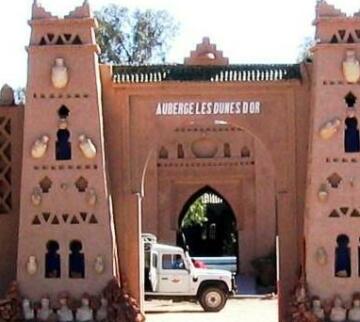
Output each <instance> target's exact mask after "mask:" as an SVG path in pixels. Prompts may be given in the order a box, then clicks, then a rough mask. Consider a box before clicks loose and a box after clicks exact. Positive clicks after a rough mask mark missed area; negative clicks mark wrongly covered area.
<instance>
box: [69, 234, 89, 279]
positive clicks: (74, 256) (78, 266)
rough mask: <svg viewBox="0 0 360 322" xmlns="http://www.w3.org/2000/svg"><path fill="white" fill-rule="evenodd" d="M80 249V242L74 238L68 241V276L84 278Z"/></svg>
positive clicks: (83, 265) (83, 264) (82, 255)
mask: <svg viewBox="0 0 360 322" xmlns="http://www.w3.org/2000/svg"><path fill="white" fill-rule="evenodd" d="M81 251H82V243H81V242H80V241H78V240H74V241H72V242H71V243H70V255H69V277H70V278H85V258H84V254H83V253H82V252H81Z"/></svg>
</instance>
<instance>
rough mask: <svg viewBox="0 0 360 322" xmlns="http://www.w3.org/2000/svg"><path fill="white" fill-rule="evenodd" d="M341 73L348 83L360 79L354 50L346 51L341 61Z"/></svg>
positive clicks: (359, 68)
mask: <svg viewBox="0 0 360 322" xmlns="http://www.w3.org/2000/svg"><path fill="white" fill-rule="evenodd" d="M343 73H344V77H345V79H346V81H347V82H348V83H352V84H355V83H357V82H358V81H359V79H360V64H359V61H358V60H357V59H356V52H355V51H354V50H348V51H347V52H346V58H345V60H344V62H343Z"/></svg>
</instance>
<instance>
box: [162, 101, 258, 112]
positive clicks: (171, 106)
mask: <svg viewBox="0 0 360 322" xmlns="http://www.w3.org/2000/svg"><path fill="white" fill-rule="evenodd" d="M260 113H261V104H260V102H259V101H236V102H159V103H158V104H157V107H156V113H155V114H156V115H160V116H161V115H164V116H165V115H224V114H229V115H231V114H243V115H246V114H260Z"/></svg>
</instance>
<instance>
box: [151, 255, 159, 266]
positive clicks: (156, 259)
mask: <svg viewBox="0 0 360 322" xmlns="http://www.w3.org/2000/svg"><path fill="white" fill-rule="evenodd" d="M152 266H153V267H154V268H157V266H158V257H157V254H153V255H152Z"/></svg>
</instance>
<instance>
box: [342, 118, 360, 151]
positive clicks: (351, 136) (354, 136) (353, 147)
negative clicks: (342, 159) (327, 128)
mask: <svg viewBox="0 0 360 322" xmlns="http://www.w3.org/2000/svg"><path fill="white" fill-rule="evenodd" d="M345 126H346V128H345V142H344V144H345V152H346V153H355V152H360V138H359V129H358V122H357V118H356V117H347V118H346V119H345Z"/></svg>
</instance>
